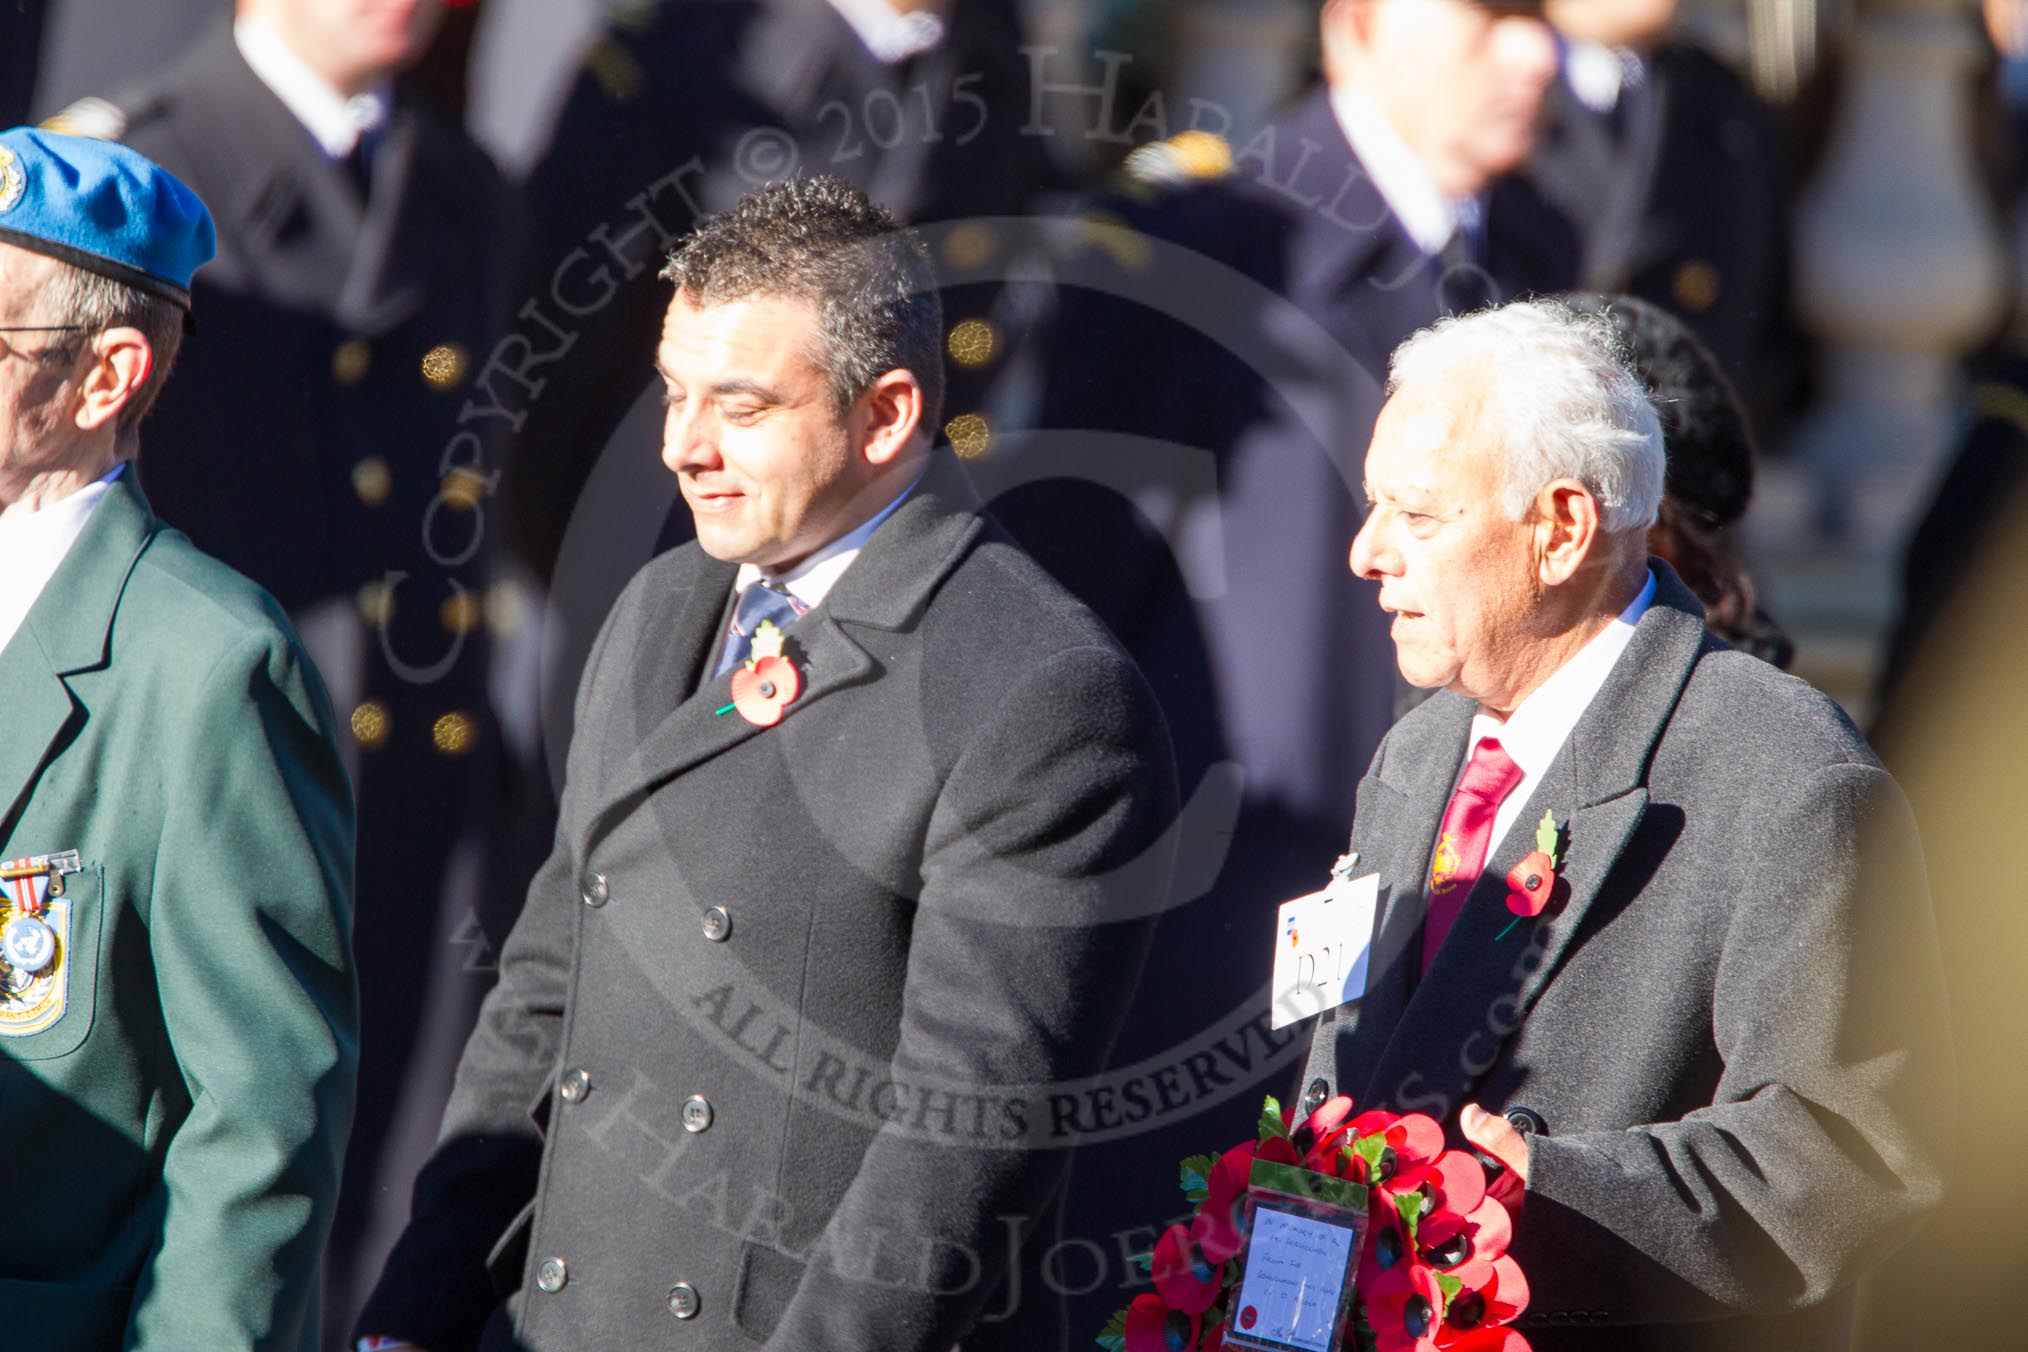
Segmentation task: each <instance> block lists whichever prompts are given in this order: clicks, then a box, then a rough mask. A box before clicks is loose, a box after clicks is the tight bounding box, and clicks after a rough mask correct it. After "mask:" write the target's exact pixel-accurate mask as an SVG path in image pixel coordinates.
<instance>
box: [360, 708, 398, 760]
mask: <svg viewBox="0 0 2028 1352" xmlns="http://www.w3.org/2000/svg"><path fill="white" fill-rule="evenodd" d="M393 730H394V720H393V719H392V718H391V717H389V715H388V712H387V706H386V705H385V704H382V703H381V702H380V701H379V700H377V699H370V700H367V701H366V702H365V703H364V704H361V705H360V706H359V707H358V708H356V709H354V710H353V711H352V735H353V737H354V738H356V739H357V740H358V742H359V745H361V746H363V747H365V748H366V749H367V750H368V751H378V750H379V749H380V748H381V747H383V746H386V745H387V735H388V734H389V733H390V732H392V731H393Z"/></svg>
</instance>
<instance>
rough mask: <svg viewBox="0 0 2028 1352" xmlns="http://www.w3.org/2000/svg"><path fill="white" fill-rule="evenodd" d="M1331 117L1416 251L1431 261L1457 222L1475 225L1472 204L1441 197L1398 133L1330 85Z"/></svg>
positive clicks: (1348, 91) (1355, 95)
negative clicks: (1336, 120) (1467, 219)
mask: <svg viewBox="0 0 2028 1352" xmlns="http://www.w3.org/2000/svg"><path fill="white" fill-rule="evenodd" d="M1331 112H1332V114H1333V115H1334V116H1335V117H1336V118H1337V119H1338V127H1339V130H1341V131H1343V132H1344V133H1345V139H1346V140H1347V141H1350V142H1351V143H1352V152H1353V153H1354V154H1356V155H1357V156H1358V157H1359V163H1360V164H1361V165H1362V166H1364V168H1365V170H1366V173H1367V175H1368V176H1369V177H1370V178H1372V180H1373V186H1374V187H1375V188H1377V189H1379V190H1380V196H1381V198H1382V199H1383V200H1384V201H1385V202H1386V203H1387V209H1388V210H1389V211H1391V212H1393V213H1394V219H1396V220H1397V221H1400V222H1401V225H1402V228H1403V229H1404V230H1406V231H1408V237H1409V238H1410V239H1412V240H1414V241H1415V247H1416V248H1418V249H1421V250H1422V251H1423V252H1424V253H1426V254H1428V255H1429V256H1430V257H1432V258H1434V257H1436V256H1437V255H1438V254H1440V253H1442V252H1443V251H1444V245H1446V244H1448V243H1449V242H1450V238H1451V236H1452V235H1453V234H1454V233H1456V231H1457V229H1458V226H1459V224H1460V223H1461V218H1469V219H1470V220H1471V221H1472V222H1476V221H1477V220H1478V219H1479V216H1480V208H1479V203H1478V199H1476V198H1469V197H1468V198H1464V199H1458V198H1453V197H1447V196H1445V195H1444V190H1443V189H1442V188H1440V187H1438V186H1437V181H1436V178H1435V176H1434V175H1432V174H1431V173H1430V171H1429V169H1428V168H1427V167H1426V166H1425V165H1424V164H1423V162H1422V161H1421V160H1419V159H1417V158H1416V157H1415V152H1414V151H1413V150H1410V149H1409V148H1408V143H1407V142H1406V141H1404V140H1402V139H1401V133H1400V132H1397V131H1396V130H1395V129H1394V127H1393V125H1392V124H1391V123H1389V122H1388V120H1387V119H1386V118H1384V117H1382V116H1381V115H1380V110H1379V109H1377V108H1375V107H1374V106H1373V104H1372V103H1371V102H1370V101H1369V100H1368V99H1367V98H1366V96H1365V95H1364V94H1361V93H1360V92H1359V91H1357V90H1356V89H1353V88H1352V87H1351V86H1349V85H1344V84H1338V85H1333V86H1332V87H1331Z"/></svg>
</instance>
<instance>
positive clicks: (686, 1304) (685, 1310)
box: [669, 1282, 699, 1319]
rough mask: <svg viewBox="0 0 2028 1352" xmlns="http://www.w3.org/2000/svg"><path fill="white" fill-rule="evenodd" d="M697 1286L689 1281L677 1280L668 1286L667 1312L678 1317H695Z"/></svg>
mask: <svg viewBox="0 0 2028 1352" xmlns="http://www.w3.org/2000/svg"><path fill="white" fill-rule="evenodd" d="M698 1303H699V1302H698V1299H697V1288H696V1287H694V1286H692V1285H691V1284H690V1283H689V1282H678V1283H676V1285H674V1286H672V1287H670V1288H669V1313H670V1314H673V1315H675V1316H676V1317H677V1318H678V1319H695V1318H696V1317H697V1306H698Z"/></svg>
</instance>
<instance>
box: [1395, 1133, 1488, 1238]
mask: <svg viewBox="0 0 2028 1352" xmlns="http://www.w3.org/2000/svg"><path fill="white" fill-rule="evenodd" d="M1382 1186H1383V1187H1385V1188H1386V1189H1387V1190H1388V1191H1389V1192H1391V1193H1394V1194H1395V1195H1396V1196H1397V1197H1405V1196H1407V1195H1408V1194H1409V1193H1411V1192H1420V1193H1421V1194H1422V1197H1423V1203H1422V1211H1421V1213H1420V1216H1421V1218H1422V1219H1424V1220H1427V1219H1429V1218H1430V1217H1431V1216H1432V1215H1434V1214H1436V1213H1438V1212H1451V1213H1454V1214H1456V1215H1458V1216H1463V1215H1464V1214H1465V1213H1466V1212H1468V1211H1470V1210H1471V1209H1472V1208H1473V1207H1476V1206H1477V1205H1478V1204H1479V1203H1480V1202H1482V1201H1484V1200H1485V1198H1486V1170H1485V1167H1484V1166H1483V1165H1481V1164H1480V1163H1479V1161H1478V1160H1477V1158H1475V1157H1474V1156H1472V1155H1469V1154H1467V1153H1466V1152H1464V1151H1462V1150H1446V1151H1444V1152H1443V1154H1441V1155H1439V1156H1437V1157H1436V1159H1435V1161H1433V1162H1432V1163H1429V1164H1425V1165H1424V1166H1423V1167H1422V1168H1420V1169H1410V1170H1407V1171H1405V1172H1403V1173H1399V1174H1396V1175H1395V1176H1394V1177H1393V1178H1391V1179H1388V1180H1387V1181H1386V1182H1385V1183H1383V1184H1382ZM1418 1238H1420V1236H1419V1235H1418Z"/></svg>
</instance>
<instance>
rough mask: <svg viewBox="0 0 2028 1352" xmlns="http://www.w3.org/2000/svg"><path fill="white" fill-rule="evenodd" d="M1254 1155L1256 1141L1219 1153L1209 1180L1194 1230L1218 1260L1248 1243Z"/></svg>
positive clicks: (1207, 1253)
mask: <svg viewBox="0 0 2028 1352" xmlns="http://www.w3.org/2000/svg"><path fill="white" fill-rule="evenodd" d="M1253 1156H1254V1144H1253V1142H1251V1141H1249V1142H1247V1143H1246V1144H1245V1145H1238V1146H1234V1147H1233V1148H1232V1149H1230V1150H1228V1151H1226V1152H1225V1153H1224V1154H1223V1155H1220V1156H1219V1157H1218V1163H1216V1164H1214V1165H1212V1166H1211V1176H1210V1177H1209V1178H1208V1179H1206V1180H1205V1193H1204V1202H1203V1204H1202V1205H1200V1206H1199V1207H1198V1208H1197V1219H1196V1220H1194V1221H1192V1222H1191V1223H1190V1232H1191V1237H1192V1238H1194V1239H1195V1240H1196V1241H1197V1244H1198V1247H1199V1248H1201V1249H1203V1250H1204V1256H1205V1257H1206V1258H1209V1259H1210V1260H1211V1261H1212V1262H1214V1263H1223V1262H1225V1261H1227V1260H1228V1259H1230V1258H1231V1257H1232V1256H1233V1255H1234V1254H1236V1253H1238V1252H1239V1251H1240V1250H1241V1249H1243V1248H1245V1247H1246V1185H1247V1178H1248V1176H1249V1175H1250V1174H1251V1173H1252V1171H1253Z"/></svg>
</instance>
